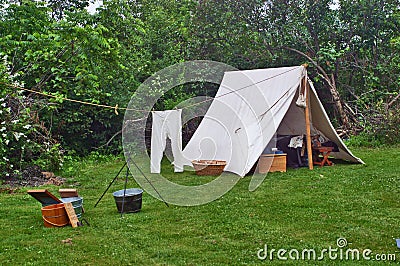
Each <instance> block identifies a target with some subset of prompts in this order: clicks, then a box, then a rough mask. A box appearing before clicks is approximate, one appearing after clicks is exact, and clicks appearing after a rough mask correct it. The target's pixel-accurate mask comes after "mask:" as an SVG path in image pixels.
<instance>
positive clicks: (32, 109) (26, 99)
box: [0, 90, 63, 176]
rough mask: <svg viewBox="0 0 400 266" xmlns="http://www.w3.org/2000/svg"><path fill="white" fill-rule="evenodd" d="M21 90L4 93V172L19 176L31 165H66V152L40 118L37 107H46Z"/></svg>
mask: <svg viewBox="0 0 400 266" xmlns="http://www.w3.org/2000/svg"><path fill="white" fill-rule="evenodd" d="M43 104H44V103H43V102H38V101H36V100H35V99H33V98H32V97H31V96H25V95H23V94H22V92H21V91H19V92H11V91H9V90H2V92H1V93H0V120H1V121H2V122H1V124H0V134H1V138H0V158H1V160H0V173H1V175H2V176H9V175H10V174H17V175H19V174H20V173H21V172H22V170H23V169H24V168H25V167H27V166H28V165H32V164H34V165H38V166H40V167H41V168H42V169H46V170H51V171H53V170H56V169H58V168H59V167H60V166H62V155H63V151H62V149H61V147H60V144H59V143H58V142H57V141H56V140H55V139H53V138H52V136H51V133H50V131H49V130H48V129H47V128H46V127H44V124H43V122H41V121H40V118H39V116H38V113H37V110H38V109H39V108H43Z"/></svg>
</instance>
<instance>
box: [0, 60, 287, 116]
mask: <svg viewBox="0 0 400 266" xmlns="http://www.w3.org/2000/svg"><path fill="white" fill-rule="evenodd" d="M293 70H294V68H291V69H289V70H287V71H285V72H282V73H279V74H277V75H275V76H271V77H268V78H265V79H262V80H260V81H257V82H254V83H252V84H249V85H246V86H244V87H241V88H238V89H236V90H233V91H229V92H227V93H224V94H221V95H218V96H215V97H212V98H209V99H205V100H203V101H200V102H197V103H193V104H190V105H187V106H184V107H182V108H180V109H186V108H189V107H193V106H196V105H199V104H202V103H205V102H209V101H212V100H214V99H217V98H221V97H224V96H227V95H229V94H232V93H235V92H238V91H241V90H244V89H247V88H249V87H252V86H254V85H257V84H260V83H262V82H265V81H268V80H271V79H273V78H276V77H278V76H281V75H284V74H286V73H288V72H290V71H293ZM0 84H3V85H5V86H8V87H11V88H14V89H19V90H24V91H28V92H31V93H35V94H38V95H42V96H45V97H49V98H55V99H60V100H63V101H68V102H74V103H79V104H83V105H90V106H95V107H101V108H105V109H113V110H114V112H115V114H116V115H118V110H125V111H136V112H144V113H148V112H149V111H150V110H142V109H135V108H124V107H119V105H118V104H116V105H115V106H111V105H106V104H97V103H93V102H87V101H81V100H75V99H70V98H67V97H60V96H56V95H52V94H48V93H44V92H41V91H37V90H34V89H28V88H25V87H22V86H18V85H14V84H9V83H5V82H0ZM283 96H284V95H283ZM283 96H282V97H283ZM282 97H281V98H282ZM281 98H280V99H281ZM280 99H279V100H280ZM279 100H278V101H279ZM275 104H276V103H275Z"/></svg>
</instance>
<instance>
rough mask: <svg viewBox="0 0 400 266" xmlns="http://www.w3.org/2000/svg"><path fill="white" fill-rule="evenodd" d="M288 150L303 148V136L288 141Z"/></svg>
mask: <svg viewBox="0 0 400 266" xmlns="http://www.w3.org/2000/svg"><path fill="white" fill-rule="evenodd" d="M288 147H289V148H295V149H296V148H301V147H303V136H296V137H292V138H291V139H290V143H289V145H288Z"/></svg>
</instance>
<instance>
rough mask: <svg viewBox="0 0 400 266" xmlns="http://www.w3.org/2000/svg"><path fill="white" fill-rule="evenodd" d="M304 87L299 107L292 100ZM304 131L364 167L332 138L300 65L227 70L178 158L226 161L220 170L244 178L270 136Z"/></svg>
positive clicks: (325, 115)
mask: <svg viewBox="0 0 400 266" xmlns="http://www.w3.org/2000/svg"><path fill="white" fill-rule="evenodd" d="M307 84H308V85H307ZM308 87H309V88H310V89H309V90H307V91H308V95H307V93H306V96H308V97H309V98H308V101H307V102H308V103H309V104H308V105H307V107H306V108H305V109H304V108H301V107H298V106H297V105H296V100H297V98H298V95H299V93H300V92H303V91H304V89H305V88H308ZM302 90H303V91H302ZM307 109H308V110H307ZM305 110H307V112H308V111H309V114H310V115H309V119H310V126H309V127H307V126H306V125H308V124H307V123H306V120H307V119H306V116H305ZM307 128H309V130H310V132H311V134H317V133H319V134H320V133H322V134H323V135H324V136H325V137H327V138H328V139H330V140H331V141H333V142H335V143H336V144H337V145H338V147H339V152H334V153H331V155H332V156H333V157H335V158H338V159H345V160H348V161H351V162H355V163H363V162H362V161H361V159H359V158H357V157H355V156H354V155H353V154H352V153H351V152H350V150H349V149H348V148H347V147H346V146H345V144H344V143H343V142H342V140H341V139H340V137H339V136H338V135H337V133H336V131H335V129H334V128H333V126H332V124H331V122H330V121H329V118H328V116H327V114H326V112H325V110H324V108H323V106H322V104H321V102H320V100H319V99H318V96H317V93H316V91H315V89H314V87H313V86H312V83H311V82H310V81H309V80H308V79H307V70H306V68H305V67H304V66H295V67H283V68H273V69H256V70H245V71H232V72H226V73H225V75H224V77H223V80H222V83H221V85H220V88H219V90H218V92H217V94H216V96H215V98H214V100H213V102H212V103H211V106H210V108H209V109H208V111H207V113H206V115H205V116H204V118H203V120H202V122H201V123H200V125H199V127H198V129H197V130H196V132H195V133H194V135H193V137H192V138H191V140H190V141H189V143H188V144H187V145H186V147H185V149H184V151H183V155H184V156H185V157H186V159H188V160H187V162H186V163H187V164H188V165H190V164H189V162H190V161H191V160H199V159H206V160H210V159H214V160H225V161H227V166H226V168H225V171H229V172H233V173H236V174H238V175H240V176H244V175H245V174H247V173H248V172H249V171H250V169H251V168H252V167H253V165H254V164H255V163H256V162H257V160H258V158H259V156H260V155H261V154H262V152H263V150H264V148H265V147H266V146H267V144H268V143H269V142H270V140H271V139H272V138H273V137H274V135H275V134H281V135H302V134H305V135H306V134H307ZM309 135H310V134H308V136H309ZM308 143H311V141H309V142H308ZM310 145H311V144H310ZM309 150H310V153H311V148H310V147H309Z"/></svg>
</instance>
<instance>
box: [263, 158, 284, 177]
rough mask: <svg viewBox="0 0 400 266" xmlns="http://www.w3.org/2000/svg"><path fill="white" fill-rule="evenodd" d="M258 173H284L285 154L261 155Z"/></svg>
mask: <svg viewBox="0 0 400 266" xmlns="http://www.w3.org/2000/svg"><path fill="white" fill-rule="evenodd" d="M258 172H259V173H260V174H266V173H268V172H286V153H283V154H261V156H260V160H259V162H258Z"/></svg>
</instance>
